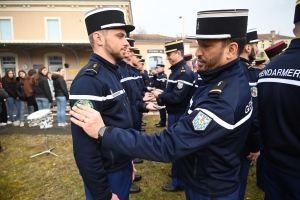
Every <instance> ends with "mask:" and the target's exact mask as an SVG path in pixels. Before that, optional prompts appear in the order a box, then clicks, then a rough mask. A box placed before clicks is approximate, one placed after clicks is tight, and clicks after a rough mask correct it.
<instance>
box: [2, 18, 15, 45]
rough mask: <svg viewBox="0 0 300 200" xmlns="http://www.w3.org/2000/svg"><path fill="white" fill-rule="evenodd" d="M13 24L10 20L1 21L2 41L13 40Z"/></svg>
mask: <svg viewBox="0 0 300 200" xmlns="http://www.w3.org/2000/svg"><path fill="white" fill-rule="evenodd" d="M11 28H12V24H11V20H10V19H0V40H12V29H11Z"/></svg>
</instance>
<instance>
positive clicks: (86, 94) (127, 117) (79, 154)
mask: <svg viewBox="0 0 300 200" xmlns="http://www.w3.org/2000/svg"><path fill="white" fill-rule="evenodd" d="M93 66H98V67H100V68H99V70H98V71H95V70H93V69H97V68H98V67H95V68H93ZM120 80H121V75H120V73H119V71H118V67H117V66H115V65H113V64H111V63H109V62H108V61H106V60H105V59H103V58H102V57H100V56H99V55H97V54H95V53H93V54H92V56H91V58H90V60H89V63H88V64H87V65H86V66H85V67H83V68H82V69H81V70H80V72H79V73H78V75H77V76H76V77H75V79H74V81H73V83H72V86H71V89H70V105H71V107H72V106H73V105H74V103H75V102H76V100H88V101H89V102H91V104H92V105H93V108H94V109H95V110H97V111H99V112H101V114H102V116H103V121H104V122H105V123H106V124H110V125H111V126H114V125H116V124H119V125H120V126H122V127H123V128H131V127H133V122H132V117H131V109H130V103H129V101H128V98H127V95H126V93H125V91H124V89H123V87H122V85H121V83H120ZM71 129H72V137H73V150H74V157H75V161H76V164H77V166H78V169H79V171H80V174H81V176H82V178H83V181H84V183H85V185H86V186H87V188H88V190H89V192H90V193H91V195H92V197H93V198H94V199H105V197H106V196H107V195H108V194H109V193H110V192H111V190H112V192H113V193H115V194H117V195H118V197H119V198H121V199H128V196H129V188H130V185H131V178H130V177H131V174H130V173H128V174H129V180H120V181H121V182H122V181H124V182H123V186H124V187H126V185H128V184H129V187H128V188H124V190H125V191H115V188H114V186H115V185H111V184H110V183H111V182H112V181H111V180H110V176H112V175H113V174H114V173H117V172H118V171H120V170H123V169H124V168H128V167H130V165H131V160H132V157H131V156H126V155H124V154H121V153H119V152H117V151H112V150H110V149H108V148H104V147H101V146H100V145H99V143H97V142H96V141H95V140H93V139H91V138H90V137H88V136H87V135H86V134H85V132H84V130H83V129H82V128H81V127H79V126H77V125H75V124H73V123H72V124H71ZM115 184H117V182H116V183H115ZM126 193H127V194H126Z"/></svg>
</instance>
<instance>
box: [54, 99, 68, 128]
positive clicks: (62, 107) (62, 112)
mask: <svg viewBox="0 0 300 200" xmlns="http://www.w3.org/2000/svg"><path fill="white" fill-rule="evenodd" d="M56 103H57V121H58V123H65V122H66V108H67V100H66V97H65V96H58V97H56Z"/></svg>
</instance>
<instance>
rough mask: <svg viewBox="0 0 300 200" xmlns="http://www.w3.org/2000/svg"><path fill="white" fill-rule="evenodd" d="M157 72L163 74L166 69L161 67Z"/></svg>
mask: <svg viewBox="0 0 300 200" xmlns="http://www.w3.org/2000/svg"><path fill="white" fill-rule="evenodd" d="M156 71H157V73H161V72H163V71H164V68H163V67H160V66H159V67H158V68H157V69H156Z"/></svg>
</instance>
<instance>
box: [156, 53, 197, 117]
mask: <svg viewBox="0 0 300 200" xmlns="http://www.w3.org/2000/svg"><path fill="white" fill-rule="evenodd" d="M170 69H171V74H170V76H169V80H168V84H167V88H166V89H165V91H164V92H163V93H161V94H160V95H159V98H160V99H161V100H162V101H163V102H164V103H165V105H166V109H167V111H168V114H169V115H170V114H171V115H182V114H183V113H184V112H185V110H186V108H187V107H188V105H189V102H190V99H191V97H192V96H193V94H194V91H195V89H194V87H193V82H194V80H195V78H194V74H193V72H192V70H191V69H190V67H189V66H187V64H186V62H185V61H184V59H182V60H181V61H179V62H178V63H176V64H175V65H173V66H171V68H170Z"/></svg>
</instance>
